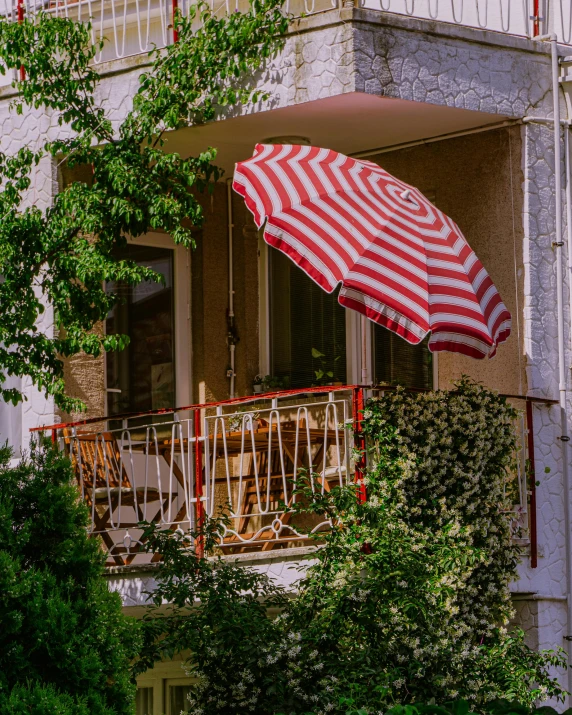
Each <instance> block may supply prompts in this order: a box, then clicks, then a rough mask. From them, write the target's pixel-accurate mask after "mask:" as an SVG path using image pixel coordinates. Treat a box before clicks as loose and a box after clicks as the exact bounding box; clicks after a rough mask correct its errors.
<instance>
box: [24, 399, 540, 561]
mask: <svg viewBox="0 0 572 715" xmlns="http://www.w3.org/2000/svg"><path fill="white" fill-rule="evenodd" d="M391 389H394V388H391V387H384V388H376V389H375V390H372V389H362V388H360V387H355V386H331V387H318V388H309V389H306V390H297V391H296V390H289V391H280V392H274V393H268V394H263V395H254V396H250V397H243V398H237V399H234V400H227V401H224V402H219V403H211V404H205V405H194V406H190V407H186V408H182V409H176V410H173V411H165V410H163V411H155V412H149V413H146V414H136V415H133V414H132V415H124V416H121V415H120V416H116V417H108V418H101V419H100V418H95V419H90V420H85V421H83V422H74V423H67V424H59V425H53V426H51V427H42V428H38V429H39V431H43V432H44V433H45V434H51V437H52V441H53V442H55V443H57V445H58V447H59V449H61V450H62V451H63V452H65V454H67V455H68V456H69V458H70V460H71V462H72V465H73V469H74V473H75V477H76V479H77V483H78V486H79V490H80V492H81V495H82V497H83V499H84V500H85V502H86V504H87V505H88V508H89V510H90V514H91V520H90V532H91V533H92V534H93V536H94V537H100V538H101V540H102V543H103V545H104V548H105V549H106V551H107V554H108V560H107V565H108V566H129V565H137V564H139V565H141V564H145V563H153V562H157V561H160V559H161V557H160V554H151V553H147V552H146V550H145V545H144V543H143V542H142V534H143V529H142V526H141V522H152V523H154V524H156V525H157V526H159V527H160V528H170V529H173V530H174V529H178V528H180V529H183V530H186V529H189V528H190V529H195V528H196V527H197V525H198V524H200V523H201V522H202V521H203V519H204V517H205V515H208V516H211V517H212V516H215V517H216V516H218V515H220V514H222V513H225V514H226V523H225V524H224V525H223V526H222V527H221V530H220V534H219V547H220V549H221V551H222V553H226V554H236V553H248V552H256V551H258V552H260V551H263V552H264V551H274V550H278V549H283V548H292V547H297V546H304V545H307V544H309V543H311V542H310V538H311V536H310V535H311V534H316V533H317V532H321V531H324V530H327V529H328V527H329V523H328V522H327V521H320V520H319V519H318V518H312V517H309V516H308V515H303V516H300V515H293V514H292V513H291V512H289V511H288V510H287V508H286V507H288V506H293V505H294V504H295V503H296V500H297V499H299V498H300V497H299V494H298V493H297V491H296V490H297V487H298V486H299V484H300V479H301V478H302V476H303V475H307V476H308V478H309V480H310V484H311V487H312V489H313V490H318V491H321V492H322V493H324V492H326V491H329V490H331V489H333V488H334V487H336V486H341V485H343V484H345V483H348V482H351V481H354V480H356V479H360V477H361V473H362V470H363V467H364V464H362V458H360V457H359V450H358V451H357V452H356V451H354V446H357V447H359V446H360V445H361V437H360V433H361V419H362V417H361V414H362V412H361V410H362V406H363V404H364V400H365V399H367V397H368V396H370V395H373V394H376V395H380V394H383V392H384V391H387V390H391ZM509 398H510V401H511V402H513V403H514V405H515V406H516V407H518V408H519V409H520V413H519V414H520V417H519V420H518V424H517V425H516V429H517V430H518V432H519V435H520V442H521V448H520V450H519V455H518V460H517V462H518V468H517V473H516V474H515V475H512V477H513V478H512V479H511V480H509V481H508V483H507V489H509V490H510V494H511V497H512V499H511V501H512V503H513V504H514V508H513V510H512V511H511V512H510V514H508V515H507V516H508V517H509V518H510V519H511V521H512V523H513V527H514V533H515V537H516V536H518V538H520V539H523V537H525V538H524V541H523V543H527V544H528V543H529V544H530V555H531V559H532V560H533V561H534V560H535V559H536V514H535V499H536V497H535V474H534V435H533V431H532V430H533V407H534V405H535V403H536V402H539V403H544V402H545V400H541V399H535V398H525V397H518V396H509ZM356 454H357V459H358V462H357V463H356V461H355V459H356ZM199 547H200V546H198V548H199Z"/></svg>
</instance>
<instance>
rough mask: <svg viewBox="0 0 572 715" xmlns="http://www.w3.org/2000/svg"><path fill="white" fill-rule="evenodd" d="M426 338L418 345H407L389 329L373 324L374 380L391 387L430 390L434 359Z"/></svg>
mask: <svg viewBox="0 0 572 715" xmlns="http://www.w3.org/2000/svg"><path fill="white" fill-rule="evenodd" d="M427 343H428V338H426V339H425V340H424V341H423V342H422V343H419V345H410V344H409V343H408V342H407V341H406V340H404V339H403V338H400V337H399V335H395V333H392V332H391V331H390V330H387V329H386V328H382V327H381V325H374V329H373V379H374V382H375V383H376V384H379V383H380V382H383V383H389V384H391V385H403V386H405V387H416V388H421V389H431V388H432V387H433V356H432V354H431V353H430V352H429V349H428V347H427Z"/></svg>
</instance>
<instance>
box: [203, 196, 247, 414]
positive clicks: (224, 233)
mask: <svg viewBox="0 0 572 715" xmlns="http://www.w3.org/2000/svg"><path fill="white" fill-rule="evenodd" d="M201 200H202V202H203V207H204V216H205V222H204V226H203V228H202V231H201V233H200V236H198V238H197V248H196V249H195V251H194V252H193V254H192V257H191V264H192V269H191V282H192V333H193V395H194V399H195V400H197V401H200V402H206V401H212V400H215V401H216V400H225V399H227V398H228V396H229V379H228V377H227V375H226V372H227V369H228V368H229V366H230V362H229V360H230V358H229V349H228V340H227V334H228V320H227V316H228V304H229V260H228V258H229V235H228V199H227V187H226V184H225V183H222V182H221V183H219V184H217V186H216V188H215V191H214V194H213V196H212V197H209V198H208V199H201ZM232 213H233V229H232V243H233V274H234V277H233V285H234V312H235V330H236V334H237V336H238V339H239V342H238V343H237V345H236V352H235V372H236V383H235V394H236V395H245V394H250V391H251V387H252V379H253V377H254V375H256V373H257V372H258V236H257V233H256V228H255V226H254V223H253V222H252V218H251V215H250V214H249V213H248V211H247V210H246V208H245V205H244V201H243V200H242V199H241V198H240V197H239V196H238V195H237V194H235V193H234V192H233V193H232Z"/></svg>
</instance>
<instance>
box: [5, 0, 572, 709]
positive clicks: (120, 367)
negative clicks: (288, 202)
mask: <svg viewBox="0 0 572 715" xmlns="http://www.w3.org/2000/svg"><path fill="white" fill-rule="evenodd" d="M297 3H298V0H290V6H289V7H288V11H289V12H291V13H292V14H293V15H294V16H296V19H295V20H293V21H292V23H291V29H290V32H289V34H288V37H287V39H286V43H285V45H284V47H283V49H282V50H281V52H280V54H279V55H278V57H276V58H275V59H274V60H272V61H271V63H270V64H269V66H267V67H266V68H265V69H264V71H263V72H261V73H260V76H259V77H257V80H256V81H257V83H258V85H259V87H260V89H261V90H265V91H267V92H268V95H269V97H268V99H267V100H265V101H263V102H260V103H259V104H257V105H256V106H247V107H238V108H235V109H234V110H233V112H231V113H230V114H227V115H225V116H224V117H220V118H219V119H218V120H217V121H214V122H212V123H209V124H207V125H204V126H200V127H190V128H185V129H181V130H179V131H176V132H172V133H171V135H169V137H168V141H167V145H166V146H167V149H172V150H176V151H179V152H181V153H182V154H192V153H193V152H198V151H200V150H202V149H204V148H205V147H207V146H214V147H217V148H218V150H219V155H218V157H219V164H220V165H221V166H222V167H223V168H224V169H225V179H224V180H222V181H220V182H218V183H217V185H216V188H215V191H214V193H213V195H212V196H209V197H205V198H204V199H203V201H204V210H205V218H206V220H205V224H204V226H203V227H202V229H200V230H199V231H197V235H196V242H197V248H196V250H193V251H189V250H186V249H184V248H182V247H176V246H174V244H173V242H172V241H171V239H170V237H169V236H168V235H165V234H149V235H147V236H144V237H140V238H137V239H134V240H133V241H131V242H130V244H129V247H128V249H127V255H128V256H129V257H131V258H132V259H134V260H136V261H140V262H142V263H144V264H145V265H149V266H152V267H153V268H155V269H156V270H157V271H158V272H160V273H162V274H163V276H164V278H165V281H164V283H163V284H162V285H160V284H141V285H140V286H137V287H134V288H133V287H128V286H121V285H119V286H114V289H116V290H119V291H123V293H124V295H125V296H126V301H125V302H124V303H123V304H122V305H121V306H118V307H116V308H115V310H114V311H113V312H112V313H111V314H110V315H109V317H108V319H107V321H106V324H105V325H102V326H101V329H102V330H107V331H120V332H127V333H128V334H129V335H130V337H131V343H130V345H129V347H128V348H127V349H126V350H125V351H124V352H122V353H119V354H109V355H107V356H104V357H102V358H100V359H97V360H94V359H92V358H87V357H83V356H77V357H75V358H73V359H71V360H69V361H68V363H67V365H66V381H67V385H68V390H69V393H70V394H72V395H74V396H77V397H81V398H82V399H83V400H84V401H85V403H86V405H87V408H88V411H87V414H84V415H62V414H58V413H57V411H56V410H55V408H54V406H53V404H51V403H50V401H49V400H46V399H45V398H44V397H42V396H41V395H40V394H39V393H37V392H36V391H35V390H34V389H32V388H31V387H29V386H27V385H23V386H22V387H23V389H24V391H25V392H26V395H27V398H28V399H27V401H26V402H25V403H24V404H23V405H22V406H20V407H18V408H13V407H8V406H5V405H3V406H1V407H0V433H1V434H2V437H3V438H4V437H6V436H7V437H8V438H9V440H10V441H11V443H12V444H13V445H14V446H15V447H16V448H17V449H18V448H20V447H24V448H25V446H26V445H27V444H28V442H29V438H30V434H31V433H30V430H31V429H35V428H38V427H41V426H42V427H46V426H47V427H49V428H50V429H52V427H51V426H52V425H57V427H54V428H53V430H52V433H53V435H54V439H55V440H57V441H58V443H59V444H60V445H61V446H62V449H66V450H67V451H68V453H69V454H70V455H71V456H72V458H73V459H74V464H75V465H76V473H77V476H78V480H79V482H80V486H81V488H82V491H83V493H84V495H85V497H86V499H87V500H88V503H89V504H90V508H91V510H92V522H93V531H94V533H97V534H99V535H100V536H101V537H102V538H103V542H104V544H105V546H106V548H107V550H108V552H109V561H108V563H109V575H108V578H109V583H110V587H111V588H113V589H115V590H118V591H119V592H120V593H121V595H122V598H123V600H124V604H125V608H126V611H127V612H129V613H133V614H139V613H141V612H142V610H143V609H144V608H145V600H146V598H147V597H146V595H145V593H144V592H145V591H147V590H149V589H150V588H152V585H153V579H154V575H155V572H156V568H157V567H158V564H157V563H156V560H155V559H154V557H153V556H152V555H147V554H143V553H142V550H141V543H140V536H141V531H140V530H139V529H137V522H138V521H139V520H140V519H141V518H145V519H155V520H156V521H158V522H159V523H162V524H165V525H173V524H177V525H181V526H183V527H184V526H189V525H192V524H194V523H196V520H197V519H200V518H201V516H202V514H204V513H205V512H206V513H214V512H215V511H216V509H217V508H218V507H219V506H220V505H221V504H224V503H230V505H231V521H230V526H229V527H228V529H227V530H226V531H225V533H224V534H222V535H221V546H222V548H223V551H224V552H225V553H227V554H228V555H229V556H232V557H233V558H238V559H240V560H241V561H243V562H244V563H245V564H248V565H251V566H253V567H255V568H259V569H264V570H266V571H267V572H268V573H269V574H270V575H271V576H272V577H273V578H275V579H277V580H278V581H280V582H281V583H284V584H286V585H289V584H292V583H293V582H294V581H295V580H296V578H298V577H299V572H298V571H297V570H296V568H297V567H298V566H299V565H300V564H301V563H303V562H304V560H307V559H311V557H312V555H311V547H310V546H309V545H308V541H307V540H305V539H304V536H303V534H302V532H301V531H299V530H298V529H297V528H296V524H295V523H293V522H292V521H290V520H289V518H288V516H285V515H284V513H283V512H282V511H281V509H280V507H279V504H280V503H281V502H282V501H288V498H291V489H292V486H291V484H290V481H289V479H290V478H292V477H293V476H295V475H296V473H297V470H298V469H299V468H300V467H303V466H307V465H309V466H310V467H311V468H312V469H313V470H314V471H316V472H317V473H318V474H319V475H320V480H321V485H322V486H321V488H330V486H331V485H332V484H335V483H337V482H340V481H343V480H346V479H352V478H353V476H354V471H355V465H354V464H353V462H352V460H351V446H352V438H353V437H352V431H351V430H349V431H348V430H347V429H345V428H344V423H347V422H348V421H349V422H350V423H351V421H352V420H355V419H356V417H357V416H358V414H359V406H360V405H361V400H363V399H365V398H367V396H368V394H370V392H369V391H368V389H366V388H364V387H355V386H359V385H363V376H364V375H365V376H366V378H367V379H366V382H367V383H371V384H372V385H380V384H385V385H387V384H392V383H395V382H399V383H402V384H405V385H407V386H409V387H412V388H421V389H428V388H429V389H430V388H438V389H447V388H448V387H450V386H451V385H452V383H453V381H454V380H456V379H458V378H459V377H460V376H461V375H465V374H466V375H469V376H470V377H472V378H474V379H476V380H479V381H481V382H483V383H484V384H485V385H486V386H487V387H490V388H492V389H495V390H498V391H499V392H500V393H502V394H505V395H507V396H510V399H511V401H512V402H513V403H514V405H515V406H516V407H518V408H519V409H520V410H521V415H522V417H521V419H520V421H519V424H518V429H519V430H520V434H521V442H522V450H521V454H520V455H519V459H520V467H521V468H520V472H519V474H518V475H517V479H516V488H515V492H514V499H513V501H514V514H513V515H512V518H513V519H514V523H515V525H516V524H518V525H519V526H520V527H521V532H520V538H521V539H522V544H523V552H524V557H523V561H522V563H521V565H520V567H519V575H520V577H519V580H518V582H516V583H515V584H513V592H514V601H515V606H516V610H517V614H518V621H519V622H520V624H521V625H522V626H523V627H524V629H525V630H526V632H527V636H528V639H529V643H530V644H531V645H532V646H533V647H536V648H552V647H556V646H562V647H565V648H566V647H567V646H568V640H567V639H568V637H569V636H570V635H572V620H571V616H570V611H571V605H570V600H571V599H572V593H571V592H570V583H571V579H570V576H569V572H570V568H569V563H570V540H571V539H570V533H569V529H570V525H569V522H568V516H567V515H568V513H569V510H570V491H569V487H568V481H567V471H569V470H570V465H569V461H570V455H569V453H568V456H566V449H567V446H566V442H567V434H568V430H569V429H570V425H569V424H568V425H566V424H563V423H562V415H563V414H564V415H566V414H568V415H571V414H572V404H571V403H570V399H569V393H570V390H571V389H572V379H571V374H570V366H571V365H572V348H571V338H572V328H571V318H572V315H571V311H570V306H571V304H572V303H571V301H572V298H571V297H570V292H569V289H570V287H571V284H570V280H569V277H570V271H569V270H568V268H567V267H566V266H567V265H568V261H570V260H571V259H570V251H569V247H570V246H571V245H572V233H569V232H572V226H571V225H570V224H571V222H570V216H571V215H572V214H571V212H572V201H571V200H570V197H571V193H570V166H569V164H570V155H569V149H570V147H569V132H570V120H572V114H571V113H570V112H571V111H572V110H571V108H570V102H569V89H570V86H571V85H570V84H569V77H568V57H567V55H568V53H570V55H572V47H571V46H570V45H572V25H571V22H572V14H571V13H572V9H571V8H570V6H569V5H570V4H569V3H567V2H565V0H547V1H546V2H541V1H538V2H527V1H526V0H525V1H523V2H514V1H513V0H482V1H481V2H479V1H478V0H450V2H444V1H443V0H363V1H360V2H358V1H357V0H356V2H355V4H354V2H353V0H349V1H348V0H344V1H343V2H342V0H314V2H310V0H304V3H302V4H297ZM46 9H48V11H49V12H54V13H56V14H57V13H59V14H64V15H66V16H69V17H72V18H73V19H75V20H77V21H80V22H83V21H86V20H87V19H88V18H89V17H90V16H91V17H92V18H93V20H92V33H93V38H94V41H97V39H98V38H100V37H102V36H105V37H106V38H108V40H107V41H106V43H105V46H104V49H103V50H102V51H100V52H99V53H98V55H97V56H96V64H97V67H98V69H99V71H100V72H101V75H102V82H101V85H100V87H99V90H98V92H99V94H100V97H99V99H100V101H102V102H105V103H106V106H107V108H108V110H109V112H110V115H111V117H112V119H113V121H114V122H120V121H121V119H122V118H123V117H124V116H125V113H126V112H127V111H128V109H129V108H130V100H131V98H132V97H133V94H134V92H135V90H136V88H137V85H138V78H139V76H140V74H141V73H142V72H143V71H144V70H145V67H146V66H147V63H148V56H147V52H148V50H149V49H150V47H151V44H152V43H153V42H154V43H156V44H158V45H159V46H160V45H166V44H168V43H170V42H172V41H173V37H172V29H171V25H170V23H171V17H172V12H173V6H172V5H171V2H169V1H168V0H150V2H149V3H147V4H145V5H144V6H143V4H140V3H137V2H135V0H79V1H76V2H72V1H70V0H62V2H60V0H55V2H52V3H51V4H50V5H49V7H47V8H46ZM179 9H180V10H181V11H182V12H187V11H188V7H187V5H185V4H183V5H181V4H180V3H179ZM216 9H217V11H220V12H228V11H232V10H234V9H236V8H235V7H234V5H233V7H230V0H229V1H228V2H227V3H226V5H221V7H220V8H218V6H217V8H216ZM26 11H28V12H31V11H33V8H28V7H26ZM5 14H7V15H11V17H12V18H13V19H14V20H16V18H17V6H16V5H14V6H11V7H7V8H6V9H5ZM552 36H554V37H555V38H556V39H557V41H556V40H554V41H551V39H550V38H551V37H552ZM553 53H554V54H553ZM555 59H556V60H557V61H556V62H555V61H554V60H555ZM571 78H572V75H571ZM7 81H9V78H8V80H7ZM570 82H572V79H570ZM555 88H556V92H557V106H558V113H559V118H560V122H559V129H560V131H559V136H558V139H557V141H556V142H555V131H554V126H555V122H554V109H555V103H554V96H555V93H554V90H555ZM12 96H13V90H12V89H11V88H10V87H9V86H7V85H6V86H4V87H2V88H0V126H1V128H2V149H3V150H4V151H7V152H10V151H14V150H15V149H17V148H18V147H19V146H20V145H22V144H23V143H24V142H34V141H40V140H45V138H46V136H52V137H53V136H55V133H56V132H57V131H59V129H58V128H57V126H56V123H55V122H53V121H52V117H51V116H50V115H48V114H42V113H40V112H39V111H35V110H34V111H32V110H30V111H29V112H28V113H27V114H26V113H25V114H24V115H23V116H17V115H16V114H14V113H10V112H9V104H10V101H11V98H12ZM259 142H262V143H264V142H267V143H295V144H306V143H307V144H312V145H315V146H322V147H329V148H332V149H335V150H337V151H340V152H343V153H345V154H349V155H351V156H355V157H363V158H368V159H369V160H371V161H374V162H376V163H378V164H379V165H380V166H382V167H383V168H384V169H386V170H387V171H389V172H390V173H391V174H393V175H395V176H396V177H398V178H399V179H401V180H403V181H405V182H407V183H409V184H413V185H414V186H416V187H418V188H419V189H420V190H421V191H422V192H423V193H424V194H425V195H426V196H427V197H428V198H429V199H430V200H431V201H432V202H433V203H435V205H436V206H437V207H438V208H440V209H441V210H442V211H444V212H445V213H446V214H447V215H449V216H451V217H452V218H453V219H454V220H455V221H456V223H457V224H458V225H459V226H460V228H461V230H462V231H463V233H464V234H465V236H466V238H467V240H468V242H469V244H470V245H471V247H472V248H473V249H474V250H475V252H476V253H477V255H478V256H479V258H480V259H481V261H482V262H483V264H484V266H485V268H486V269H487V271H488V272H489V274H490V275H491V277H492V279H493V281H494V283H495V285H496V286H497V288H498V290H499V292H500V294H501V296H502V298H503V300H504V302H505V304H506V306H507V307H508V309H509V310H510V312H511V314H512V316H513V332H512V335H511V337H510V339H509V340H508V341H507V342H506V343H504V344H502V345H501V346H500V347H499V349H498V353H497V355H496V356H495V357H494V358H493V359H491V360H483V361H477V360H472V359H470V358H467V357H463V356H461V355H456V354H449V353H440V354H439V355H431V353H429V351H428V349H427V347H426V345H425V344H423V343H422V344H421V345H419V346H416V347H412V346H410V345H408V344H407V343H406V342H405V341H403V340H401V339H400V338H399V337H397V336H395V335H393V334H391V333H389V332H388V331H386V330H384V329H382V328H381V327H379V326H374V324H373V323H371V324H368V325H367V326H366V333H365V334H363V333H362V331H363V330H364V328H363V325H362V323H361V321H360V319H359V316H357V314H355V313H353V312H352V311H348V310H345V309H343V308H342V307H341V306H340V305H339V304H338V303H337V300H336V295H335V294H332V295H328V294H326V293H324V292H323V291H321V290H320V288H319V287H318V286H317V285H315V284H314V283H313V282H312V281H311V280H310V279H309V278H308V277H307V276H306V275H305V274H304V273H303V272H302V271H300V270H299V269H298V268H296V267H295V266H294V265H293V264H292V263H291V262H290V261H288V259H287V258H285V257H284V256H283V255H282V254H280V253H278V252H277V251H275V250H274V249H272V248H270V247H268V246H267V245H266V244H265V242H264V241H263V239H262V237H261V235H260V234H259V232H258V231H257V230H256V227H255V225H254V222H253V220H252V217H251V215H250V214H249V212H248V211H247V209H246V207H245V205H244V202H243V200H242V198H241V197H240V196H238V195H237V194H235V193H234V192H233V191H232V188H231V185H230V180H231V178H232V173H233V167H234V165H235V163H236V162H238V161H242V160H245V159H247V158H248V157H249V156H251V155H252V153H253V149H254V146H255V144H256V143H259ZM557 162H559V164H558V163H557ZM81 178H82V177H81V171H79V170H76V171H75V172H70V171H69V170H67V169H66V167H65V165H62V166H59V167H58V166H57V165H56V163H55V162H52V161H51V160H49V159H44V160H42V162H41V163H40V165H39V166H38V168H37V171H36V174H35V179H34V185H33V188H32V191H31V194H30V198H29V200H30V202H34V203H35V204H36V205H38V206H48V205H49V203H50V201H51V200H52V197H53V196H54V195H55V194H56V193H57V192H58V190H59V189H60V187H62V186H65V185H66V183H68V182H70V181H74V180H78V179H81ZM560 224H561V228H560ZM559 256H560V258H561V260H562V263H563V267H562V273H561V275H562V276H563V290H562V291H561V293H560V294H559V288H558V271H559V263H558V261H559ZM51 321H52V317H51V316H50V312H49V310H47V311H46V317H45V324H44V326H43V327H44V329H45V330H46V331H48V333H49V332H50V331H53V325H52V322H51ZM363 344H365V351H363V350H362V345H363ZM318 353H320V354H321V357H320V356H318V357H316V355H317V354H318ZM324 365H325V366H327V368H328V370H329V371H333V372H334V377H333V378H332V379H331V383H332V384H330V385H326V386H322V387H321V388H318V389H314V390H313V391H312V390H311V389H309V388H310V386H311V385H312V384H314V383H315V381H316V378H315V372H316V370H319V369H320V368H321V367H322V366H324ZM257 376H269V378H268V379H266V381H265V382H264V389H265V392H264V393H262V394H259V393H258V390H259V389H260V388H258V387H257V383H259V382H260V380H259V379H257ZM281 390H282V392H280V391H281ZM285 390H287V391H285ZM243 398H250V399H243ZM563 406H565V407H566V409H563ZM176 407H177V408H178V409H175V408H176ZM568 419H569V418H568ZM562 438H564V439H562ZM531 466H532V467H533V468H534V474H531V471H530V467H531ZM565 467H566V468H565ZM306 526H307V525H306ZM312 527H313V528H316V529H318V528H324V527H325V525H323V524H321V525H320V524H313V525H312ZM563 677H565V676H563ZM140 686H141V687H140V691H139V695H138V705H137V707H138V712H139V713H141V714H143V713H151V712H155V713H158V712H163V711H164V710H165V711H166V712H168V713H175V712H179V710H180V709H181V707H182V706H183V705H184V697H185V693H186V688H187V687H188V680H186V679H185V675H184V672H183V671H182V670H181V667H180V663H179V662H171V663H163V664H160V665H158V666H156V668H155V669H154V670H153V671H152V672H150V673H148V674H146V675H145V676H142V678H141V679H140Z"/></svg>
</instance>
